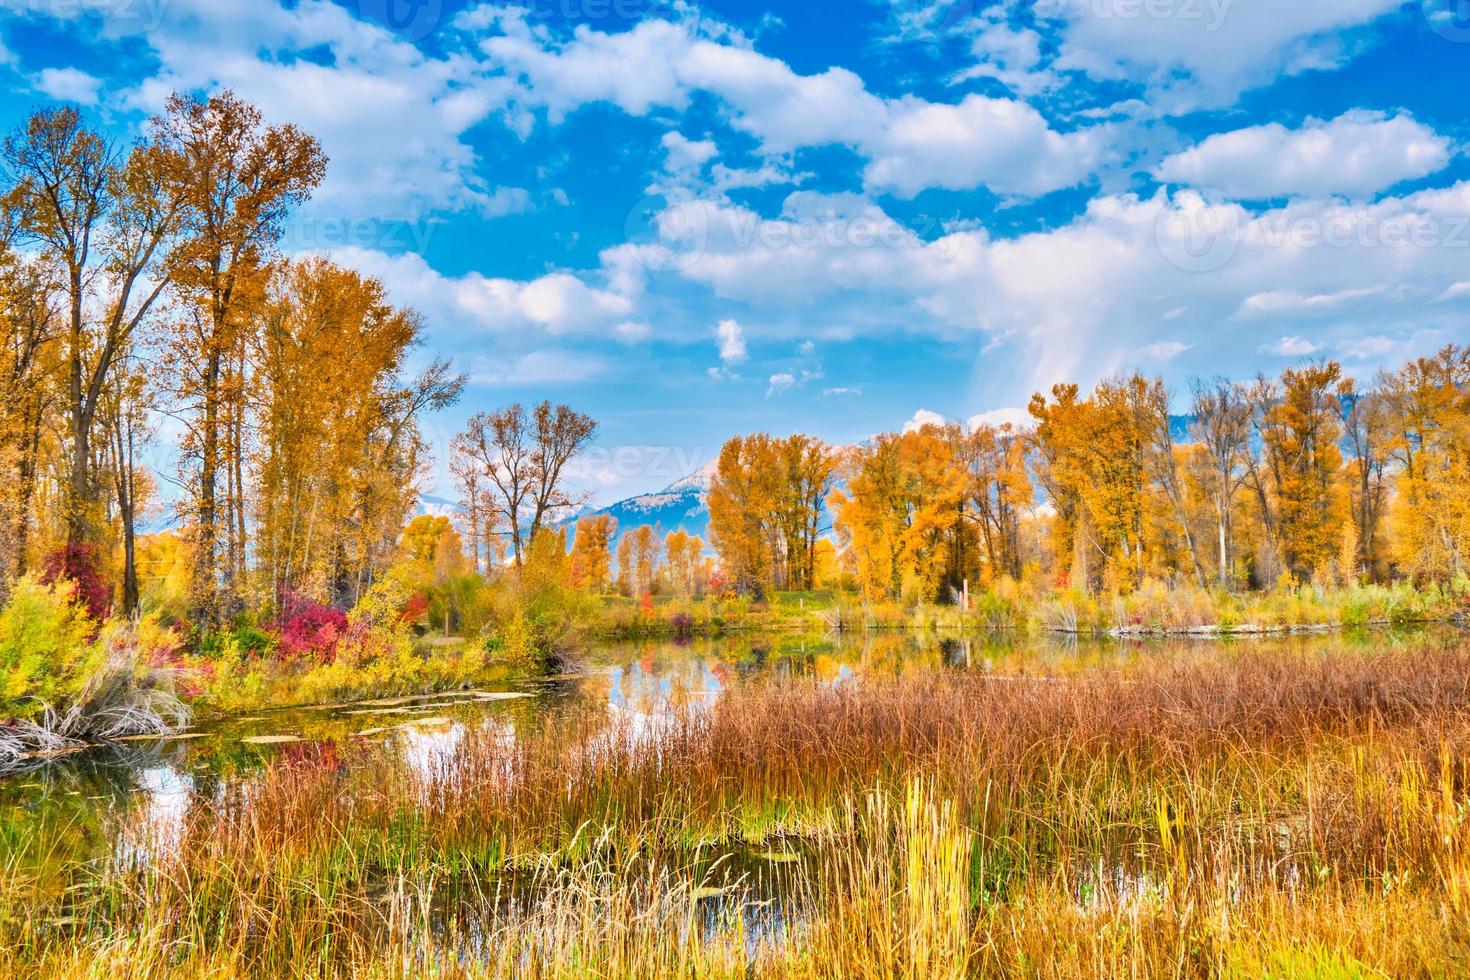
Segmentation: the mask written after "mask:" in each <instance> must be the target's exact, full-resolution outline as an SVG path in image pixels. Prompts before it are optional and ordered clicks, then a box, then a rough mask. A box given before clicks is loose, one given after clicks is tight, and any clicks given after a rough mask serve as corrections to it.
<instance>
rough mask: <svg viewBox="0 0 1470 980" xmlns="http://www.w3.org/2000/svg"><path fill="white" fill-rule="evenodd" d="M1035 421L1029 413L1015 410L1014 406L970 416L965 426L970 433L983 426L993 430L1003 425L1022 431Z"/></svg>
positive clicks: (1023, 410) (1019, 409) (1021, 409)
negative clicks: (990, 427)
mask: <svg viewBox="0 0 1470 980" xmlns="http://www.w3.org/2000/svg"><path fill="white" fill-rule="evenodd" d="M1035 421H1036V419H1035V418H1033V417H1032V415H1031V413H1030V412H1028V411H1026V409H1024V408H1016V407H1015V406H1007V407H1006V408H992V409H991V410H990V411H988V412H981V413H980V414H979V415H972V416H970V419H969V422H968V423H967V425H968V426H969V428H970V431H971V432H973V431H975V430H976V429H978V428H980V427H981V426H983V425H988V426H992V427H994V428H1000V427H1001V426H1003V425H1009V426H1010V427H1011V428H1013V429H1024V428H1026V427H1028V426H1030V425H1031V424H1032V423H1034V422H1035Z"/></svg>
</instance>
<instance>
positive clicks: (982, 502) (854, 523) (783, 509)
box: [709, 345, 1470, 599]
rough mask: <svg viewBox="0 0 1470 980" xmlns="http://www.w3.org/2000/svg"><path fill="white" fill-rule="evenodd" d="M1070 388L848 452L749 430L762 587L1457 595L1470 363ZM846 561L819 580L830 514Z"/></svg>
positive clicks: (720, 535)
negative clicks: (1302, 588)
mask: <svg viewBox="0 0 1470 980" xmlns="http://www.w3.org/2000/svg"><path fill="white" fill-rule="evenodd" d="M1170 403H1171V396H1170V393H1169V392H1168V390H1167V389H1166V388H1165V387H1164V384H1163V382H1162V381H1161V380H1159V379H1148V378H1145V377H1143V376H1141V375H1133V376H1129V377H1123V378H1116V379H1109V380H1105V381H1103V382H1101V383H1099V384H1098V385H1096V386H1095V387H1094V388H1093V390H1092V391H1091V392H1087V393H1084V392H1083V391H1082V390H1081V389H1080V388H1079V386H1078V385H1075V384H1059V385H1056V386H1054V387H1053V388H1052V389H1051V391H1050V392H1049V393H1046V394H1040V393H1038V394H1036V395H1035V396H1033V398H1032V399H1031V402H1030V405H1029V407H1028V414H1029V416H1030V421H1029V423H1028V424H1024V425H1013V424H1004V425H978V426H974V427H968V426H962V425H958V424H946V425H926V426H923V427H920V428H913V429H909V430H906V431H903V432H890V433H883V434H880V435H878V436H876V437H875V438H873V439H871V440H869V441H867V442H865V443H864V444H862V445H858V446H851V447H845V448H841V449H838V448H834V447H831V446H828V445H826V444H824V443H822V442H820V441H819V440H815V439H812V438H810V437H807V436H799V435H798V436H793V437H790V438H789V439H785V440H782V439H774V438H772V437H769V436H766V435H760V434H758V435H754V436H748V437H739V438H736V439H732V440H730V441H729V442H728V443H726V444H725V446H724V447H723V449H722V451H721V453H720V457H719V461H718V464H717V471H716V474H715V477H714V482H713V486H712V489H711V491H710V497H709V510H710V535H711V538H712V540H713V543H714V545H715V547H716V549H717V550H718V553H719V557H720V565H721V567H722V569H723V570H724V571H725V573H726V574H727V575H729V576H730V578H731V579H732V580H733V581H734V583H735V584H737V585H738V586H739V587H741V588H744V589H747V590H761V589H770V588H774V589H785V588H793V589H803V588H811V587H813V586H814V585H816V584H834V583H839V582H840V583H846V584H848V585H851V586H852V587H855V588H858V589H861V590H862V591H863V592H865V593H866V594H869V595H875V596H876V595H883V596H891V597H906V598H925V599H944V598H947V597H949V596H950V595H952V594H954V593H956V592H958V591H959V590H961V589H962V588H964V586H965V585H966V584H967V583H969V584H972V585H984V584H987V583H993V582H995V581H997V580H1000V579H1002V578H1008V579H1011V580H1020V579H1022V578H1023V577H1028V576H1029V577H1031V578H1032V579H1035V580H1039V581H1041V582H1042V584H1044V585H1045V586H1047V587H1069V586H1076V587H1079V588H1084V589H1088V590H1112V591H1120V592H1127V591H1130V590H1131V589H1133V588H1136V587H1137V586H1138V585H1139V584H1140V583H1142V582H1143V581H1144V580H1145V579H1147V578H1154V579H1159V580H1163V581H1170V582H1177V583H1192V584H1195V585H1198V586H1201V587H1216V586H1218V587H1224V588H1228V589H1246V588H1265V587H1269V586H1271V585H1273V584H1274V583H1276V582H1277V581H1279V580H1281V579H1283V578H1290V579H1292V580H1294V581H1298V582H1307V581H1317V582H1337V583H1347V582H1353V581H1363V580H1367V581H1374V582H1382V581H1388V580H1394V579H1410V580H1415V581H1421V582H1422V581H1449V580H1453V579H1456V578H1462V577H1464V576H1466V575H1467V574H1470V349H1467V348H1465V347H1462V346H1458V345H1450V346H1447V347H1445V348H1443V349H1442V350H1440V351H1438V352H1437V353H1436V354H1434V355H1432V356H1429V357H1422V358H1417V359H1415V360H1413V361H1410V362H1409V363H1407V364H1405V365H1403V366H1402V367H1400V368H1398V369H1397V370H1393V371H1384V372H1382V373H1381V374H1380V375H1379V376H1378V377H1377V378H1376V379H1375V380H1374V381H1373V383H1372V384H1371V385H1367V386H1362V385H1360V384H1359V383H1358V382H1357V381H1355V380H1354V379H1352V378H1350V377H1347V376H1345V375H1344V372H1343V370H1342V367H1341V365H1340V364H1338V363H1336V362H1333V361H1321V362H1317V363H1312V364H1307V365H1302V366H1299V367H1292V368H1288V369H1287V370H1285V371H1284V372H1282V374H1281V375H1280V376H1279V377H1278V378H1268V377H1266V376H1264V375H1262V376H1258V377H1257V378H1255V379H1253V380H1251V381H1249V382H1236V381H1229V380H1225V379H1214V380H1208V381H1196V382H1194V383H1193V384H1192V385H1191V391H1190V400H1189V404H1188V409H1187V412H1188V414H1187V416H1185V417H1184V418H1183V419H1180V418H1176V417H1173V416H1171V415H1170ZM824 521H826V522H829V523H830V531H831V535H830V536H831V538H832V539H833V540H834V541H835V543H836V555H835V560H834V561H833V562H832V563H831V565H832V568H831V570H829V571H828V572H827V573H826V574H825V576H824V577H825V578H826V579H827V581H826V582H825V583H818V582H817V581H816V580H815V579H816V576H815V571H816V569H817V567H818V564H819V562H818V560H817V552H818V549H819V544H820V543H821V540H822V533H823V531H824V530H825V529H824V528H823V522H824Z"/></svg>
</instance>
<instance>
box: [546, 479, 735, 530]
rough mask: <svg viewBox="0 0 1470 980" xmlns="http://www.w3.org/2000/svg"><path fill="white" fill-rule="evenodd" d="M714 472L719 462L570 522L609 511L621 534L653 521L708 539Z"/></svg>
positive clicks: (582, 513) (655, 523) (596, 508)
mask: <svg viewBox="0 0 1470 980" xmlns="http://www.w3.org/2000/svg"><path fill="white" fill-rule="evenodd" d="M714 473H715V464H714V463H713V462H711V463H709V464H708V465H706V466H704V467H701V468H700V469H698V470H696V471H694V472H693V473H691V474H689V475H688V476H686V477H683V478H682V479H679V480H676V481H674V482H673V483H671V484H669V485H668V486H667V487H665V488H664V489H662V490H657V491H654V492H653V493H644V494H639V495H638V496H636V497H628V498H627V499H625V500H619V501H617V502H616V503H611V504H608V505H607V506H605V507H591V508H588V509H586V510H583V511H581V512H579V513H578V514H577V515H576V516H574V517H571V518H568V519H567V521H566V523H567V524H575V523H576V522H577V518H579V517H587V516H592V515H597V514H606V515H608V516H610V517H612V518H615V519H616V520H617V522H618V534H619V536H621V535H622V534H623V533H624V532H626V531H631V530H633V529H634V528H636V527H638V526H640V525H642V524H650V525H653V526H654V527H658V528H661V529H662V530H664V531H677V530H679V529H680V528H682V529H683V530H684V531H686V532H688V533H689V534H697V535H699V536H700V537H701V538H704V539H705V540H706V541H708V540H709V508H708V502H709V487H710V480H711V479H712V478H713V477H714Z"/></svg>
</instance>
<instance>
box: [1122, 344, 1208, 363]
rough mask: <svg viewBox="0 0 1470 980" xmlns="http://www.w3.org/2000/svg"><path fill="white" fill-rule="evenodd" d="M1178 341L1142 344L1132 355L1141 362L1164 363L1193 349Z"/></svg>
mask: <svg viewBox="0 0 1470 980" xmlns="http://www.w3.org/2000/svg"><path fill="white" fill-rule="evenodd" d="M1193 346H1194V345H1193V344H1186V343H1184V342H1183V341H1179V340H1159V341H1155V342H1154V343H1152V344H1144V345H1143V346H1142V347H1140V348H1138V350H1137V351H1135V352H1134V353H1135V354H1136V355H1137V356H1138V357H1139V358H1140V359H1142V360H1145V361H1157V362H1160V363H1166V362H1168V361H1172V360H1174V358H1176V357H1178V356H1179V355H1180V354H1183V353H1184V352H1185V351H1187V350H1189V349H1190V348H1191V347H1193Z"/></svg>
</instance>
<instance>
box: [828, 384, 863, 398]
mask: <svg viewBox="0 0 1470 980" xmlns="http://www.w3.org/2000/svg"><path fill="white" fill-rule="evenodd" d="M862 393H863V389H862V386H861V385H841V386H839V387H836V388H823V389H822V397H823V398H842V397H846V396H848V395H861V394H862Z"/></svg>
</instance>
